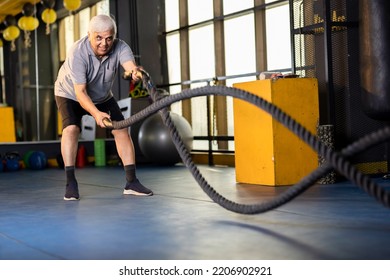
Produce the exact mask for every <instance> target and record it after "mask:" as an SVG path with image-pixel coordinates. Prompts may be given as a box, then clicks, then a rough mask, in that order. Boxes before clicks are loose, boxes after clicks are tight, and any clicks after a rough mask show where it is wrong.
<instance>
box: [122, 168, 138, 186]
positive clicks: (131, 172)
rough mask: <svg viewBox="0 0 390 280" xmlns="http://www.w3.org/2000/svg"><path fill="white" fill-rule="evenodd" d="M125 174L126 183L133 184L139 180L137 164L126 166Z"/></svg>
mask: <svg viewBox="0 0 390 280" xmlns="http://www.w3.org/2000/svg"><path fill="white" fill-rule="evenodd" d="M124 169H125V173H126V181H127V182H129V183H131V182H133V181H134V180H135V179H137V177H136V175H135V164H129V165H125V166H124Z"/></svg>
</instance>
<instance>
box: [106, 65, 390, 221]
mask: <svg viewBox="0 0 390 280" xmlns="http://www.w3.org/2000/svg"><path fill="white" fill-rule="evenodd" d="M141 71H142V72H143V82H144V86H145V87H146V88H147V89H148V91H149V94H150V96H151V97H152V100H153V103H152V104H151V105H150V106H148V107H147V108H145V109H143V110H142V111H140V112H138V113H136V114H135V115H133V116H131V117H129V118H128V119H125V120H123V121H119V122H115V121H112V122H111V121H110V120H108V119H106V120H104V123H105V125H106V127H107V128H111V129H121V128H126V127H129V126H131V125H133V124H134V123H136V122H138V121H140V120H142V119H145V118H146V117H148V116H150V115H152V114H154V113H156V112H159V113H160V115H161V117H162V120H163V122H164V124H165V125H166V126H167V127H168V129H169V133H170V135H171V137H172V141H173V143H174V144H175V147H176V149H177V151H178V153H179V155H180V157H181V159H182V161H183V163H184V164H185V165H186V167H187V168H188V169H189V170H190V172H191V174H192V176H193V177H194V178H195V180H196V181H197V182H198V184H199V186H200V187H201V188H202V190H203V191H204V192H205V193H206V194H207V195H208V196H209V197H210V198H211V199H212V200H213V201H214V202H216V203H218V204H219V205H220V206H222V207H223V208H225V209H227V210H229V211H232V212H236V213H240V214H259V213H264V212H267V211H269V210H272V209H275V208H277V207H279V206H281V205H283V204H286V203H287V202H289V201H291V200H292V199H294V198H295V197H297V196H298V195H300V194H302V193H303V192H304V191H306V190H307V189H309V188H310V187H311V186H313V185H314V184H315V183H316V182H317V180H318V179H320V178H321V177H323V176H324V175H326V174H328V173H329V172H330V171H332V170H337V171H338V172H339V173H340V174H342V175H343V176H345V177H346V178H348V179H349V180H351V181H352V182H353V183H355V184H356V185H357V186H359V187H360V188H361V189H362V190H364V191H365V192H367V193H368V194H369V195H371V196H373V197H374V198H375V199H376V200H377V201H379V202H380V203H382V204H383V205H384V206H386V207H390V193H389V192H387V191H386V190H385V189H383V188H382V187H381V186H379V185H378V184H376V183H375V182H373V181H372V180H370V178H369V177H368V176H367V175H364V174H362V173H361V172H360V171H358V170H357V169H356V168H355V167H354V166H353V165H352V164H351V163H350V162H349V161H348V160H347V158H350V157H352V156H354V155H356V154H358V153H360V152H362V151H365V150H367V149H368V148H371V147H373V146H375V145H377V144H379V143H382V142H385V141H386V140H388V139H390V127H388V126H386V127H384V128H383V129H380V130H378V131H376V132H373V133H370V134H367V135H365V136H364V137H362V138H361V139H359V140H357V141H356V142H354V143H352V144H350V145H349V146H347V147H346V148H344V149H343V150H342V151H341V152H336V151H334V150H333V149H330V148H328V147H327V146H326V145H324V144H323V143H322V142H320V141H318V139H317V137H316V136H314V135H313V134H312V133H311V132H310V131H308V130H307V129H306V128H304V127H303V126H302V125H301V124H299V123H298V122H296V121H295V120H294V119H293V118H291V117H290V116H289V115H287V114H286V113H284V112H283V111H282V110H281V109H279V108H278V107H277V106H275V105H273V104H272V103H270V102H268V101H266V100H265V99H263V98H261V97H259V96H256V95H254V94H251V93H249V92H246V91H243V90H240V89H237V88H231V87H226V86H205V87H200V88H196V89H187V90H184V91H182V92H181V93H178V94H174V95H169V96H164V97H161V96H158V91H157V90H156V88H155V86H154V85H153V83H152V81H151V79H150V77H149V74H148V73H147V72H145V71H144V70H141ZM207 95H221V96H231V97H234V98H238V99H241V100H244V101H247V102H249V103H251V104H253V105H255V106H257V107H259V108H260V109H262V110H263V111H265V112H267V113H268V114H270V115H271V116H272V117H273V118H274V119H276V120H277V121H278V122H280V123H281V124H282V125H284V126H285V127H287V128H288V129H289V130H291V131H292V132H293V133H294V134H296V135H297V136H298V137H299V138H300V139H302V140H303V141H305V142H306V143H307V144H308V145H309V146H310V147H311V148H312V149H313V150H315V151H316V152H317V153H318V154H319V155H321V156H323V157H324V158H325V159H326V163H325V164H323V165H322V166H320V167H318V168H317V169H316V170H314V171H313V172H312V173H310V174H309V175H307V176H306V177H304V178H302V179H301V180H300V181H299V182H298V183H297V184H295V185H293V186H291V187H289V188H288V189H287V190H286V191H285V192H283V193H281V194H280V195H278V196H276V197H275V198H273V199H271V200H269V201H265V202H261V203H258V204H250V205H248V204H239V203H236V202H234V201H230V200H228V199H226V198H225V197H223V196H221V195H220V194H219V193H218V192H216V191H215V190H214V189H213V188H212V187H211V186H210V185H209V184H208V182H207V181H206V179H205V178H204V177H203V175H202V174H201V172H200V171H199V169H198V168H197V167H196V165H195V164H194V162H193V161H192V158H191V154H190V152H189V151H188V150H187V148H186V146H185V145H184V143H183V141H182V139H181V137H180V134H179V132H178V131H177V129H176V127H175V124H174V123H173V121H172V119H171V117H170V115H169V110H168V106H169V105H171V104H173V103H175V102H178V101H181V100H185V99H190V98H193V97H199V96H207Z"/></svg>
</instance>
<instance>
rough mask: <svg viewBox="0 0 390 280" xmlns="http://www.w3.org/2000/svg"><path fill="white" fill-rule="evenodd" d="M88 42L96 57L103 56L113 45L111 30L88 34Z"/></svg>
mask: <svg viewBox="0 0 390 280" xmlns="http://www.w3.org/2000/svg"><path fill="white" fill-rule="evenodd" d="M88 38H89V42H90V43H91V47H92V49H93V51H94V53H95V54H96V56H99V57H102V56H105V55H106V54H107V53H108V52H109V51H110V50H111V48H112V45H113V44H114V32H113V30H110V31H104V32H93V33H88Z"/></svg>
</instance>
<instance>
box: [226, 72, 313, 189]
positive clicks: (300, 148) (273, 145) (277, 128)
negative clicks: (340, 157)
mask: <svg viewBox="0 0 390 280" xmlns="http://www.w3.org/2000/svg"><path fill="white" fill-rule="evenodd" d="M233 87H235V88H238V89H242V90H245V91H248V92H250V93H252V94H254V95H256V96H259V97H261V98H263V99H265V100H266V101H268V102H270V103H272V104H274V105H275V106H277V107H279V108H280V109H281V110H282V111H284V112H285V113H286V114H288V115H289V116H291V117H292V118H293V119H294V120H296V121H297V122H299V123H300V124H301V125H302V126H303V127H305V128H306V129H308V130H309V131H310V132H311V133H313V134H314V135H315V134H316V130H317V125H318V119H319V106H318V82H317V79H315V78H281V79H277V80H272V79H266V80H257V81H253V82H244V83H236V84H234V85H233ZM233 108H234V143H235V168H236V181H237V182H240V183H247V184H258V185H268V186H287V185H293V184H296V183H297V182H299V181H300V180H301V179H302V178H303V177H305V176H306V175H308V174H309V173H311V172H312V171H313V170H314V169H316V168H317V167H318V155H317V153H316V152H315V151H314V150H313V149H312V148H311V147H309V146H308V145H307V144H306V143H305V142H304V141H303V140H301V139H299V137H298V136H296V135H295V134H294V133H293V132H291V131H290V130H289V129H288V128H286V127H285V126H284V125H282V124H281V123H279V122H278V121H277V120H275V119H274V118H272V116H271V115H270V114H268V113H266V112H265V111H263V110H262V109H260V108H258V107H256V106H255V105H253V104H251V103H249V102H246V101H243V100H240V99H237V98H235V99H234V101H233Z"/></svg>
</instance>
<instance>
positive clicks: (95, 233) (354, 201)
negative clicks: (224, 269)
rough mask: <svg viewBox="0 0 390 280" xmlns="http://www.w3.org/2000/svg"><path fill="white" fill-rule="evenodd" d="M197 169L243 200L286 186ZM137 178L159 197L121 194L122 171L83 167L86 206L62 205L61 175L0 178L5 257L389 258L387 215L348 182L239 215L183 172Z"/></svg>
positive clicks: (151, 170)
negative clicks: (241, 180)
mask: <svg viewBox="0 0 390 280" xmlns="http://www.w3.org/2000/svg"><path fill="white" fill-rule="evenodd" d="M198 167H199V169H200V170H201V172H202V174H203V175H204V177H205V178H206V179H207V180H208V182H209V183H210V185H212V186H213V187H214V188H215V189H216V190H217V191H218V192H219V193H220V194H222V195H224V196H225V197H227V198H228V199H231V200H233V201H236V202H238V203H248V204H252V203H259V202H261V201H265V200H268V199H271V198H272V197H274V196H276V195H277V194H279V193H281V192H283V191H284V190H286V188H287V187H265V186H256V185H246V184H237V183H236V182H235V170H234V168H231V167H211V166H198ZM137 172H138V173H137V174H138V177H139V178H140V180H141V181H142V182H143V183H144V184H145V185H146V186H148V187H150V188H151V189H152V190H153V191H154V193H155V195H154V196H152V197H134V196H126V197H125V196H123V195H122V187H123V185H124V173H123V170H122V168H121V167H105V168H96V167H85V168H80V169H77V173H76V175H77V177H78V181H79V187H80V195H81V200H80V201H64V200H63V195H64V184H65V182H64V172H63V171H62V170H60V169H55V168H51V169H45V170H41V171H33V170H22V171H16V172H2V173H0V201H1V204H0V259H3V260H31V259H36V260H53V259H54V260H63V259H66V260H100V259H109V260H123V259H142V260H151V259H156V260H179V259H180V260H213V259H232V260H234V259H240V260H251V259H265V260H327V259H335V260H341V259H353V260H356V259H390V246H389V243H390V209H388V208H386V207H384V206H382V204H380V203H378V202H377V201H376V200H374V199H373V198H372V197H370V196H369V195H368V194H366V193H365V192H364V191H362V190H360V189H359V188H358V187H356V186H355V185H353V184H351V183H350V182H348V181H342V182H338V183H336V184H333V185H316V186H313V187H312V188H310V189H309V190H308V191H307V192H305V193H304V194H303V195H301V196H299V197H298V198H296V199H294V200H293V201H291V202H289V203H288V204H285V205H283V206H282V207H279V208H277V209H275V210H272V211H269V212H266V213H263V214H257V215H242V214H237V213H233V212H230V211H228V210H226V209H224V208H222V207H221V206H219V205H218V204H216V203H214V202H212V201H211V200H210V199H209V197H208V196H207V195H206V194H205V193H204V192H203V191H202V190H201V188H200V187H199V186H198V184H197V183H196V181H195V180H194V179H193V177H192V175H191V173H190V172H189V171H188V170H187V169H186V168H185V167H184V166H182V165H176V166H172V167H156V166H149V165H146V166H142V165H141V166H138V170H137ZM375 180H378V181H379V182H380V183H381V184H384V185H385V186H388V185H389V184H390V181H387V180H382V179H381V178H376V179H375ZM386 188H387V187H386Z"/></svg>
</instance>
